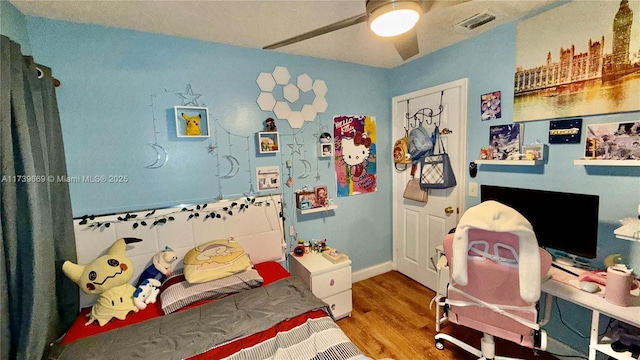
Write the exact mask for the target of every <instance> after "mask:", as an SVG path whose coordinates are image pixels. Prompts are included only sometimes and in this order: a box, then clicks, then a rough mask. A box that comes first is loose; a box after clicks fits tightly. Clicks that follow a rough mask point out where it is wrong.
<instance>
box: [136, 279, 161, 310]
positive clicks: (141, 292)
mask: <svg viewBox="0 0 640 360" xmlns="http://www.w3.org/2000/svg"><path fill="white" fill-rule="evenodd" d="M161 285H162V283H161V282H160V281H158V280H156V279H146V280H143V281H142V283H141V284H140V285H138V288H137V289H136V291H134V292H133V303H134V304H135V305H136V307H137V308H138V309H139V310H144V309H146V308H147V304H154V303H155V302H156V299H157V297H158V294H159V293H160V286H161Z"/></svg>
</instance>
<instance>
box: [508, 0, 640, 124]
mask: <svg viewBox="0 0 640 360" xmlns="http://www.w3.org/2000/svg"><path fill="white" fill-rule="evenodd" d="M639 15H640V0H631V1H629V0H622V1H577V2H575V1H574V2H571V3H568V4H566V5H563V6H560V7H557V8H554V9H552V10H549V11H547V12H544V13H542V14H539V15H536V16H534V17H532V18H530V19H527V20H525V21H522V22H520V23H519V24H518V29H517V35H516V69H515V74H514V106H513V121H514V122H520V121H531V120H545V119H557V118H566V117H577V116H586V115H598V114H610V113H620V112H630V111H638V110H640V100H638V94H639V93H640V20H639V19H638V16H639Z"/></svg>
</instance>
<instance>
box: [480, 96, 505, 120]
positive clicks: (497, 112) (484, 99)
mask: <svg viewBox="0 0 640 360" xmlns="http://www.w3.org/2000/svg"><path fill="white" fill-rule="evenodd" d="M480 116H481V117H482V121H485V120H492V119H500V118H501V117H502V103H501V100H500V91H494V92H491V93H488V94H484V95H481V96H480Z"/></svg>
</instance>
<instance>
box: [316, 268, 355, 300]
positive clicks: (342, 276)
mask: <svg viewBox="0 0 640 360" xmlns="http://www.w3.org/2000/svg"><path fill="white" fill-rule="evenodd" d="M311 283H312V284H311V290H312V291H313V293H314V294H315V295H316V296H317V297H319V298H320V299H324V298H326V297H329V296H331V295H335V294H337V293H341V292H343V291H345V290H348V289H351V266H347V267H344V268H341V269H337V270H335V271H330V272H328V273H325V274H321V275H317V276H314V277H312V278H311Z"/></svg>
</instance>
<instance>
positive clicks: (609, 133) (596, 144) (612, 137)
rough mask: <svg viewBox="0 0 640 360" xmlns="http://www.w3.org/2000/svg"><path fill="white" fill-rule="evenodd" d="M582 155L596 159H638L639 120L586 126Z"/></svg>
mask: <svg viewBox="0 0 640 360" xmlns="http://www.w3.org/2000/svg"><path fill="white" fill-rule="evenodd" d="M585 143H586V144H585V151H584V156H585V158H587V159H596V160H640V120H639V121H636V122H624V123H606V124H593V125H588V126H587V136H586V141H585Z"/></svg>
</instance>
